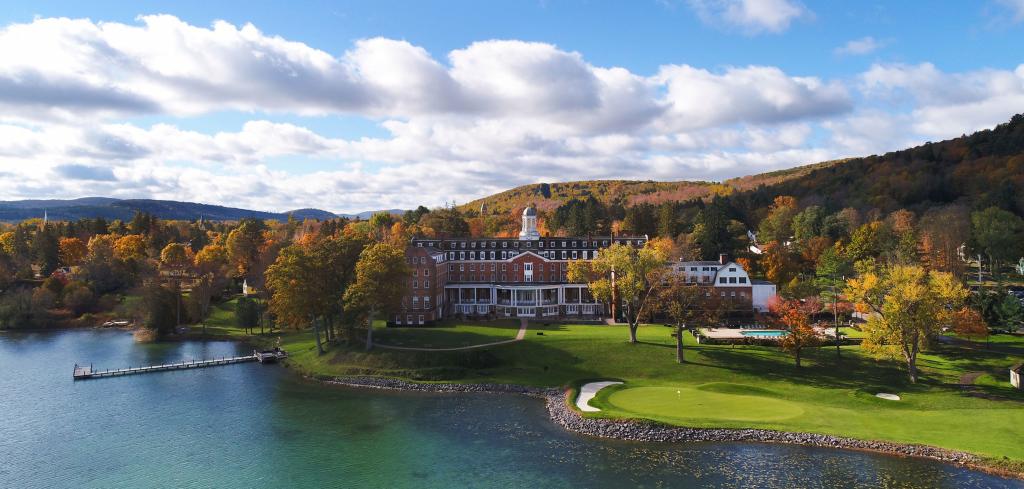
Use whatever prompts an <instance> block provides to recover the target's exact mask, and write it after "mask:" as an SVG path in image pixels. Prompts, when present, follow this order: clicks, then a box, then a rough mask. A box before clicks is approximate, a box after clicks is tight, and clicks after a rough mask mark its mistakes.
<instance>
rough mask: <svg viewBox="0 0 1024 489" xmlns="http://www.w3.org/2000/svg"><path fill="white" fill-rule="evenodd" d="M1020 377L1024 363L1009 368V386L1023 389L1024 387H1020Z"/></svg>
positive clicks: (1023, 369) (1023, 370)
mask: <svg viewBox="0 0 1024 489" xmlns="http://www.w3.org/2000/svg"><path fill="white" fill-rule="evenodd" d="M1021 375H1024V363H1018V364H1017V365H1014V366H1013V367H1010V385H1012V386H1014V387H1016V388H1018V389H1024V387H1021V382H1020V377H1021Z"/></svg>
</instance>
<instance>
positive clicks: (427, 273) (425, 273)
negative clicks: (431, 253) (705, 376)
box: [423, 268, 430, 277]
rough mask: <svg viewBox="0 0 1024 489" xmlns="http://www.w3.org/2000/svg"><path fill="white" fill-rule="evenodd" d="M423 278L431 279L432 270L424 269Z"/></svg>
mask: <svg viewBox="0 0 1024 489" xmlns="http://www.w3.org/2000/svg"><path fill="white" fill-rule="evenodd" d="M423 276H424V277H429V276H430V269H429V268H424V269H423Z"/></svg>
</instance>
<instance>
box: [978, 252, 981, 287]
mask: <svg viewBox="0 0 1024 489" xmlns="http://www.w3.org/2000/svg"><path fill="white" fill-rule="evenodd" d="M978 290H981V253H978Z"/></svg>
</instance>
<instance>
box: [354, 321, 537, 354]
mask: <svg viewBox="0 0 1024 489" xmlns="http://www.w3.org/2000/svg"><path fill="white" fill-rule="evenodd" d="M518 331H519V321H518V320H515V321H513V320H508V319H500V320H495V321H445V322H443V323H440V324H438V325H437V326H433V327H429V328H427V327H418V326H417V327H408V328H377V329H375V330H374V342H376V343H382V344H385V345H391V346H404V347H416V348H453V347H460V346H471V345H481V344H485V343H493V342H496V341H504V340H511V339H513V338H515V337H516V333H517V332H518Z"/></svg>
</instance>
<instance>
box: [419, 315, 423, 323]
mask: <svg viewBox="0 0 1024 489" xmlns="http://www.w3.org/2000/svg"><path fill="white" fill-rule="evenodd" d="M419 321H420V324H423V315H422V314H420V315H419Z"/></svg>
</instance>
